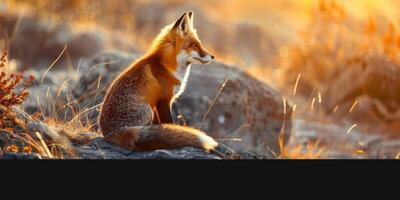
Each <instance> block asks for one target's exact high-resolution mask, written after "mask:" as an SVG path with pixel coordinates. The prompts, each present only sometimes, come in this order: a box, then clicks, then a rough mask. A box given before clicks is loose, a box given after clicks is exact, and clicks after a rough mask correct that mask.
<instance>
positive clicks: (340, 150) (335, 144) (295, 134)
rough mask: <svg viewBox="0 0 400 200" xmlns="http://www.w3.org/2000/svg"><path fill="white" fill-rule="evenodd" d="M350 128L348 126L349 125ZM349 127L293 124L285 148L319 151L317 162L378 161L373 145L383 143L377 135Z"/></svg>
mask: <svg viewBox="0 0 400 200" xmlns="http://www.w3.org/2000/svg"><path fill="white" fill-rule="evenodd" d="M350 126H351V125H350ZM350 126H347V127H346V126H344V125H338V124H330V123H322V122H315V121H305V120H295V121H294V122H293V129H292V137H291V139H290V141H289V144H288V146H287V148H289V149H295V148H296V147H299V146H301V147H304V149H306V150H307V147H308V151H309V150H310V149H311V150H313V148H315V149H316V150H322V152H321V156H320V158H332V159H336V158H352V159H354V158H377V156H376V153H374V152H376V150H375V149H376V144H380V143H381V142H382V141H384V138H383V137H382V135H381V134H379V133H365V132H362V131H360V130H358V129H357V128H353V129H352V130H351V131H350V132H349V133H348V130H349V128H350Z"/></svg>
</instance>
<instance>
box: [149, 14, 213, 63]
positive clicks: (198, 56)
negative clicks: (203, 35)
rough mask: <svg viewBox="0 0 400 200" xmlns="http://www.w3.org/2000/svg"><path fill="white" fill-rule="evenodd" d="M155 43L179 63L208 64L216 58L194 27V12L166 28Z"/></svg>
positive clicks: (166, 54)
mask: <svg viewBox="0 0 400 200" xmlns="http://www.w3.org/2000/svg"><path fill="white" fill-rule="evenodd" d="M154 45H155V48H156V49H161V50H162V51H163V54H164V57H169V58H171V57H173V59H174V61H175V62H176V64H177V65H188V64H192V63H194V64H207V63H209V62H210V61H212V60H213V59H214V56H213V55H212V54H211V53H210V52H209V51H207V50H206V49H205V48H204V46H203V45H202V43H201V41H200V39H199V37H198V36H197V31H196V29H194V27H193V12H186V13H184V14H183V15H182V16H181V17H179V18H178V19H177V20H176V21H175V22H174V23H172V24H170V25H169V26H167V27H166V28H164V30H163V31H162V33H161V34H160V35H159V36H158V38H157V39H156V40H155V44H153V46H154ZM165 59H167V58H165Z"/></svg>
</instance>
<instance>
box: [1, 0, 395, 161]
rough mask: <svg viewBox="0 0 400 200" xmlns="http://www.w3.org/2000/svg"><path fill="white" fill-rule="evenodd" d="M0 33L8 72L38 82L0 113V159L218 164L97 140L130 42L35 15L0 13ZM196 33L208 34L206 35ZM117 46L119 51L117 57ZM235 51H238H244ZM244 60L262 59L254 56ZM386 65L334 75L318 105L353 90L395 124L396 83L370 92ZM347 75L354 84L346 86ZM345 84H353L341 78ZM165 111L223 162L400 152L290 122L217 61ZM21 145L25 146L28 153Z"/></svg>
mask: <svg viewBox="0 0 400 200" xmlns="http://www.w3.org/2000/svg"><path fill="white" fill-rule="evenodd" d="M147 6H149V5H145V6H144V7H142V8H143V9H144V8H148V9H165V8H153V7H151V6H150V7H147ZM139 8H140V7H139ZM135 9H138V8H135ZM139 10H140V9H139ZM201 15H202V14H201V12H200V14H199V16H198V17H200V18H201ZM157 16H158V15H157ZM18 20H21V23H20V24H19V26H20V27H19V29H18V31H17V32H14V33H12V32H9V31H12V30H14V25H15V24H16V22H17V21H18ZM137 20H139V21H138V22H137V24H136V25H137V26H140V24H141V23H143V21H140V18H138V19H137ZM153 20H155V21H157V20H158V19H153ZM207 20H208V19H204V21H207ZM212 22H213V21H211V22H210V24H211V25H212V24H213V23H212ZM160 24H164V22H163V21H162V22H160ZM211 25H210V26H211ZM214 25H215V22H214ZM0 27H6V28H5V29H4V30H6V31H5V32H4V33H3V32H2V33H1V34H6V35H10V34H11V33H12V34H13V40H12V42H11V44H10V49H11V50H12V51H11V62H12V63H14V65H15V66H16V67H15V68H16V70H18V71H23V73H25V74H26V75H28V74H33V75H35V76H36V77H37V80H36V81H35V82H34V84H33V85H32V86H31V87H30V88H29V91H30V93H31V95H30V96H29V98H28V99H27V100H26V102H25V103H24V104H23V105H22V107H21V108H14V109H13V111H11V112H10V111H8V110H4V109H0V113H1V114H3V115H7V116H8V117H7V120H8V121H7V124H6V125H7V126H8V127H7V128H6V129H4V130H3V129H2V130H0V147H1V149H0V150H1V151H0V152H1V153H0V158H4V159H39V158H52V157H57V158H73V159H75V158H78V159H223V158H221V157H218V156H216V155H213V154H209V153H207V152H204V151H202V150H199V149H195V148H192V147H185V148H181V149H175V150H157V151H153V152H144V153H138V152H130V151H126V150H124V149H121V148H119V147H118V146H116V145H113V144H110V143H108V142H106V141H104V139H103V138H102V135H101V133H100V131H99V130H98V128H97V117H98V112H99V108H100V106H101V102H102V99H103V97H104V95H105V92H106V90H107V88H108V86H109V85H110V83H111V81H112V80H113V79H114V78H115V77H116V76H117V75H118V73H119V72H120V71H121V70H123V69H124V68H125V67H126V66H127V65H128V64H129V63H131V62H133V61H134V60H135V59H137V58H138V57H139V56H140V55H141V52H139V51H137V50H136V47H135V44H134V43H132V42H130V41H121V39H120V38H122V37H118V36H115V35H114V37H109V36H107V32H101V31H98V32H74V31H73V27H71V25H70V24H49V23H43V22H42V21H41V20H40V19H39V18H35V17H33V18H31V17H25V18H23V19H19V18H18V17H17V16H15V15H10V14H5V13H2V12H0ZM152 28H158V27H152ZM231 28H232V27H231ZM235 28H237V29H243V30H242V31H237V32H238V35H235V36H232V37H239V38H242V37H243V35H247V34H248V32H251V33H255V34H258V35H256V36H255V37H251V38H256V39H255V40H256V41H251V42H245V43H244V44H243V45H245V44H249V43H260V41H258V40H257V38H265V36H262V33H258V32H259V31H257V30H256V31H251V29H253V28H254V27H251V26H246V25H238V26H237V27H235ZM254 29H257V28H254ZM200 30H204V29H200ZM227 30H229V29H228V28H226V27H223V28H222V29H221V30H219V31H221V32H224V31H227ZM200 35H205V37H212V35H208V36H207V34H206V33H200ZM212 39H213V38H211V39H210V40H211V41H212ZM214 39H217V40H220V38H214ZM228 39H229V38H228ZM229 40H236V39H234V38H230V39H229ZM227 42H229V41H227ZM27 44H29V45H27ZM65 44H68V45H67V46H66V45H65ZM215 44H220V43H218V42H215ZM223 44H225V43H223ZM222 46H225V45H222ZM37 47H40V48H37ZM118 47H119V48H118ZM64 48H66V51H65V52H64V54H62V56H61V57H60V60H58V62H56V63H55V65H54V66H53V67H52V68H51V69H48V67H49V66H50V65H51V63H52V62H53V61H54V59H55V58H57V57H58V56H59V55H60V53H61V52H62V50H63V49H64ZM215 48H216V49H217V48H218V47H215ZM109 49H112V50H109ZM116 49H124V52H122V51H118V50H116ZM126 49H129V50H126ZM241 49H244V50H246V47H243V48H241ZM250 50H252V49H251V48H250ZM250 50H249V51H250ZM256 51H259V50H256ZM260 51H261V50H260ZM263 51H264V50H262V51H261V52H263ZM251 54H252V55H253V54H254V55H255V56H257V57H258V58H259V59H261V58H262V59H264V57H263V56H262V55H261V54H257V52H251ZM387 65H389V66H391V67H390V69H391V70H392V71H385V73H383V72H382V71H379V70H378V69H377V68H373V67H369V66H366V67H364V68H363V70H361V71H362V76H355V74H358V72H359V71H360V70H356V69H355V68H351V70H349V71H348V72H346V73H341V76H338V77H337V79H335V80H336V81H335V83H336V84H332V87H331V89H330V90H329V92H331V93H332V95H331V96H334V97H335V98H331V99H330V100H329V101H326V102H324V103H326V104H329V105H330V106H334V105H336V104H338V103H343V102H344V101H345V103H346V102H347V104H350V103H351V104H353V102H354V101H350V100H349V97H353V96H357V97H358V96H360V95H361V94H360V91H362V90H368V91H369V93H370V94H372V95H369V96H367V97H366V98H371V96H372V97H373V99H376V101H374V102H376V103H373V106H372V107H376V108H377V109H375V110H376V112H378V113H383V114H382V115H384V116H389V117H387V118H382V117H380V119H385V120H387V121H395V119H397V118H398V113H397V112H395V113H389V114H385V113H387V112H388V111H387V109H386V108H387V107H388V105H389V107H390V106H392V105H394V106H396V104H393V103H392V102H388V101H381V100H382V99H392V100H394V101H397V100H398V95H397V93H396V87H390V88H394V89H393V90H389V91H388V92H386V93H385V94H387V95H388V96H378V95H377V94H376V93H374V92H375V91H377V90H382V88H389V87H388V85H395V83H396V80H398V78H397V76H398V72H399V70H398V68H396V66H392V65H390V64H387ZM44 75H46V76H44ZM296 76H297V74H296ZM349 77H350V78H349ZM354 77H358V78H357V79H354V80H353V78H354ZM349 79H351V80H353V81H351V82H350V81H349ZM375 79H378V80H379V84H370V83H371V82H374V81H373V80H375ZM299 89H301V88H299ZM361 96H362V95H361ZM364 102H367V103H368V102H371V101H369V100H368V101H363V100H362V98H361V99H359V105H360V106H364ZM382 102H383V103H384V104H385V109H383V110H382V109H379V108H381V107H382V106H379V105H382ZM348 106H350V105H348ZM174 107H175V108H176V109H177V110H178V112H179V114H180V115H181V116H180V118H179V120H180V121H181V122H182V123H183V124H187V125H190V126H194V127H197V128H200V129H202V130H204V131H206V132H207V133H208V134H209V135H211V136H212V137H214V138H216V139H217V140H218V141H219V142H220V143H223V144H225V145H227V146H229V147H230V148H232V149H233V150H234V151H235V152H236V153H237V154H235V156H232V157H230V158H235V159H259V158H267V159H270V158H277V157H279V156H280V157H281V158H398V157H399V156H400V155H399V152H400V141H398V140H396V139H390V140H389V139H388V138H386V137H385V136H383V134H381V133H379V132H373V133H367V132H362V131H360V130H358V129H353V130H351V131H350V132H349V125H347V124H344V125H343V124H338V123H337V124H332V123H323V122H322V121H315V120H314V121H310V120H306V119H305V118H303V117H302V116H298V115H296V116H295V117H292V115H293V113H292V108H293V107H292V105H291V103H290V101H283V97H282V95H281V94H280V93H279V92H278V91H277V90H276V89H274V88H273V87H272V86H270V85H268V84H265V83H263V82H260V81H259V80H257V79H256V78H254V77H252V76H250V75H248V74H247V73H245V72H243V71H242V70H239V69H238V67H236V66H230V65H228V64H225V63H223V62H219V61H217V62H213V63H211V64H210V65H205V66H204V65H194V66H193V69H192V73H191V76H190V78H189V83H188V88H187V90H186V92H185V93H184V94H183V95H182V98H181V99H180V100H179V101H178V102H176V103H175V104H174ZM367 107H371V106H368V105H367ZM360 110H361V111H362V109H360ZM360 110H355V111H354V116H358V117H361V118H363V119H367V118H366V117H365V116H366V114H365V112H360ZM376 112H374V113H376ZM35 113H39V114H35ZM367 116H368V117H371V116H375V115H367ZM390 116H391V117H390ZM371 120H373V119H371ZM29 145H33V146H34V148H33V149H29V148H28V146H29ZM60 145H62V147H61V146H60ZM55 155H56V156H55ZM303 155H305V157H302V156H303ZM307 155H310V156H307Z"/></svg>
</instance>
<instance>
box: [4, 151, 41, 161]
mask: <svg viewBox="0 0 400 200" xmlns="http://www.w3.org/2000/svg"><path fill="white" fill-rule="evenodd" d="M0 159H6V160H7V159H8V160H20V159H24V160H26V159H47V157H43V156H41V155H39V154H37V153H11V152H6V153H3V154H0Z"/></svg>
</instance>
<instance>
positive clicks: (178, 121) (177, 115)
mask: <svg viewBox="0 0 400 200" xmlns="http://www.w3.org/2000/svg"><path fill="white" fill-rule="evenodd" d="M179 101H180V96H178V97H176V98H174V101H173V102H172V104H171V107H172V116H173V119H174V123H175V124H179V125H185V124H186V121H185V119H184V118H183V115H182V114H181V113H180V112H179V108H178V104H179Z"/></svg>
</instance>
